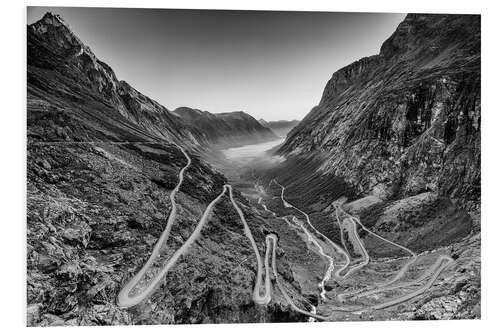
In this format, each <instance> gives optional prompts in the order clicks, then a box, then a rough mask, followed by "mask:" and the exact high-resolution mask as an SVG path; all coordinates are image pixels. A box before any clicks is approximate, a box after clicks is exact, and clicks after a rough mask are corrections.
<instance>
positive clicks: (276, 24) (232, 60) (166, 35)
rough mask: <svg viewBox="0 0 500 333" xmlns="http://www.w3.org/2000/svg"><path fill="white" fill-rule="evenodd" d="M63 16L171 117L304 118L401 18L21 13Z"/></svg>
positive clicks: (66, 10) (32, 17)
mask: <svg viewBox="0 0 500 333" xmlns="http://www.w3.org/2000/svg"><path fill="white" fill-rule="evenodd" d="M48 11H51V12H54V13H56V14H59V15H61V16H62V17H63V19H64V20H65V21H66V23H67V24H68V25H69V26H70V27H71V29H72V30H73V32H74V33H75V34H76V35H77V36H78V37H79V38H80V39H81V40H82V42H83V43H85V44H86V45H88V46H89V47H90V48H91V49H92V51H93V52H94V53H95V55H96V56H97V57H98V58H99V59H100V60H102V61H104V62H106V63H107V64H108V65H109V66H111V68H113V70H114V71H115V74H116V76H117V77H118V79H119V80H125V81H127V82H128V83H129V84H130V85H132V86H133V87H134V88H136V89H137V90H138V91H140V92H141V93H143V94H145V95H147V96H149V97H150V98H152V99H154V100H156V101H158V102H159V103H161V104H162V105H164V106H165V107H167V108H168V109H169V110H174V109H176V108H177V107H180V106H187V107H191V108H195V109H201V110H204V111H209V112H212V113H220V112H231V111H244V112H246V113H248V114H250V115H252V116H253V117H254V118H256V119H260V118H263V119H265V120H268V121H273V120H292V119H298V120H300V119H302V118H303V117H304V116H305V115H306V114H307V113H308V112H309V111H310V110H311V108H312V107H314V106H315V105H317V104H318V103H319V100H320V98H321V95H322V93H323V89H324V87H325V84H326V83H327V81H328V80H329V79H330V77H331V75H332V74H333V73H334V72H335V71H337V70H339V69H340V68H342V67H344V66H346V65H349V64H350V63H352V62H354V61H356V60H358V59H360V58H362V57H366V56H370V55H374V54H378V53H379V50H380V46H381V45H382V43H383V42H384V41H385V40H386V39H387V38H389V36H390V35H391V34H392V33H393V32H394V30H395V29H396V27H397V25H398V24H399V23H400V22H401V21H402V20H403V19H404V16H405V14H393V13H340V12H276V11H231V10H227V11H225V10H224V11H223V10H187V9H186V10H184V9H141V8H137V9H134V8H92V7H87V8H83V7H81V8H80V7H28V10H27V23H28V24H31V23H34V22H36V21H37V20H39V19H40V18H42V16H43V15H44V14H45V13H46V12H48Z"/></svg>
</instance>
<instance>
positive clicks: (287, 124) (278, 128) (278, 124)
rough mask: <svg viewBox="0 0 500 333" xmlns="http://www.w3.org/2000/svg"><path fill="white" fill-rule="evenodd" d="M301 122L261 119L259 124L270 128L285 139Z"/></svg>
mask: <svg viewBox="0 0 500 333" xmlns="http://www.w3.org/2000/svg"><path fill="white" fill-rule="evenodd" d="M299 122H300V121H299V120H275V121H266V120H264V119H259V123H261V125H263V126H265V127H267V128H270V129H271V130H272V131H273V132H274V133H276V134H277V135H278V136H280V137H285V136H286V135H287V134H288V132H290V131H291V130H292V128H294V127H295V126H297V124H298V123H299Z"/></svg>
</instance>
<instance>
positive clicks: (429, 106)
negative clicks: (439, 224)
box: [279, 14, 481, 208]
mask: <svg viewBox="0 0 500 333" xmlns="http://www.w3.org/2000/svg"><path fill="white" fill-rule="evenodd" d="M480 80H481V77H480V17H479V16H478V15H437V14H436V15H435V14H429V15H421V14H410V15H408V16H407V17H406V18H405V20H404V21H403V22H402V23H401V24H400V25H399V26H398V28H397V30H396V31H395V32H394V34H393V35H392V36H391V37H390V38H389V39H388V40H387V41H385V42H384V43H383V45H382V47H381V51H380V54H378V55H375V56H371V57H367V58H363V59H361V60H359V61H356V62H354V63H353V64H351V65H348V66H346V67H344V68H342V69H340V70H339V71H337V72H335V73H334V74H333V76H332V78H331V79H330V80H329V81H328V83H327V85H326V87H325V89H324V92H323V95H322V98H321V101H320V103H319V105H318V106H316V107H314V108H313V109H312V110H311V112H310V113H309V114H308V115H307V116H306V117H305V118H304V119H303V120H302V121H301V122H300V123H299V124H298V125H297V126H296V127H295V128H294V129H293V130H292V131H291V132H290V133H289V135H288V137H287V140H286V142H285V143H284V145H283V146H282V147H281V149H280V150H279V153H280V154H284V155H286V156H299V157H303V158H307V156H312V155H314V156H315V157H316V158H321V159H322V161H323V162H322V163H321V165H320V166H319V167H318V169H317V171H316V172H318V173H321V174H335V175H338V176H341V177H343V178H344V179H345V180H347V181H348V183H349V184H351V186H353V187H354V188H355V189H356V191H357V193H358V195H364V194H370V193H372V194H376V195H379V196H383V197H385V198H388V197H405V196H409V195H415V194H418V193H421V192H424V191H435V192H437V193H439V194H441V195H444V196H449V197H452V198H454V199H457V200H459V201H460V202H461V203H462V204H463V205H464V206H467V207H476V208H477V207H478V204H479V201H480V158H481V152H480V133H481V131H480V122H481V94H480V87H481V84H480Z"/></svg>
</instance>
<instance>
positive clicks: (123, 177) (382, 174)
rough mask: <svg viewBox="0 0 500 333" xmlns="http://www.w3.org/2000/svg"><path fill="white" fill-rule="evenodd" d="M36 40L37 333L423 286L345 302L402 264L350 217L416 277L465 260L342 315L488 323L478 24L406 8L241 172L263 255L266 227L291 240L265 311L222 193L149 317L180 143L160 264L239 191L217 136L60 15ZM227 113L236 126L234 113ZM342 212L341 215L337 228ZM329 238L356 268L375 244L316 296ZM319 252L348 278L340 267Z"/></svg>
mask: <svg viewBox="0 0 500 333" xmlns="http://www.w3.org/2000/svg"><path fill="white" fill-rule="evenodd" d="M27 40H28V45H27V46H28V47H27V50H28V68H27V83H28V91H27V97H28V100H27V106H28V108H27V110H28V112H27V116H28V123H27V126H28V138H27V139H28V144H27V154H28V160H27V178H28V184H27V190H28V193H27V196H28V201H27V211H28V213H27V215H28V216H27V265H28V272H27V301H28V304H27V324H28V325H29V326H59V325H119V324H172V323H186V324H187V323H227V322H280V321H307V320H310V318H309V317H310V316H308V315H307V314H304V313H300V312H298V311H296V310H294V308H293V307H292V306H291V303H290V299H291V300H292V302H293V304H294V305H295V306H297V307H299V308H300V309H302V310H304V311H306V312H309V313H318V314H320V315H325V316H326V315H330V314H331V313H332V311H331V309H332V308H335V307H346V306H347V307H349V306H351V305H352V304H357V305H359V304H361V305H363V306H367V307H373V306H374V305H376V304H378V303H380V302H382V301H387V300H391V299H393V298H394V297H401V296H404V295H405V294H407V293H410V292H411V290H412V289H411V288H408V287H406V288H402V289H401V290H399V289H398V290H389V291H387V292H385V293H383V294H381V295H373V296H369V297H368V298H365V299H362V300H361V301H360V302H358V301H357V300H354V299H347V301H346V302H343V301H342V300H341V299H339V297H338V296H339V295H341V294H343V293H349V292H352V291H355V290H368V289H370V288H372V287H373V286H374V285H376V284H377V283H378V284H380V283H382V282H383V281H385V280H387V279H388V278H390V277H391V276H393V275H394V274H395V272H397V271H398V270H400V269H401V267H402V266H403V264H404V262H405V261H406V260H408V255H407V254H404V253H401V251H398V250H397V249H395V248H394V247H391V246H389V245H387V243H384V242H380V240H378V239H377V238H374V237H373V236H372V235H371V234H368V233H367V232H366V231H363V230H361V229H360V228H351V229H348V228H347V227H346V226H348V224H345V226H343V225H342V223H344V222H346V223H347V222H348V219H349V216H352V217H359V219H360V220H361V221H362V222H363V223H364V224H365V225H366V226H367V227H369V228H370V229H371V230H374V231H376V232H377V233H378V234H380V235H382V236H384V237H386V238H388V239H391V240H392V241H396V242H398V243H399V244H402V245H403V246H405V247H408V248H410V249H411V250H412V251H415V252H416V253H417V254H418V258H417V259H416V260H415V263H414V264H413V265H412V267H411V268H410V269H409V270H408V272H407V274H405V275H404V276H403V278H402V279H401V281H403V282H406V281H412V280H413V279H415V278H416V277H418V276H419V275H420V274H422V272H426V271H427V270H428V269H429V267H432V265H433V263H434V262H435V261H436V259H437V258H438V256H440V255H446V256H450V258H453V263H452V264H450V265H449V266H446V267H445V269H444V270H443V271H442V273H441V274H440V275H439V276H438V278H437V279H436V281H435V283H433V284H432V286H431V287H430V288H429V289H428V290H426V292H425V293H423V294H421V295H419V296H418V297H415V298H412V299H411V300H409V301H405V302H402V303H399V304H397V305H395V306H392V307H388V308H384V309H371V310H369V311H350V312H343V311H338V312H334V313H333V314H331V316H330V317H329V320H379V319H460V318H479V317H480V290H481V287H480V211H479V205H480V186H479V184H480V164H479V163H480V77H479V64H480V53H479V45H480V34H479V18H478V17H476V16H464V15H459V16H453V15H408V17H407V18H406V19H405V20H404V22H403V23H401V25H400V26H399V27H398V29H397V30H396V32H395V33H394V35H393V36H391V38H389V40H388V41H386V42H385V43H384V45H383V46H382V50H381V53H380V54H379V55H376V56H373V57H370V58H366V59H362V60H360V61H359V62H356V63H354V64H352V65H350V66H347V67H346V68H344V69H341V70H340V71H338V72H337V73H335V74H334V75H333V77H332V79H331V80H330V82H329V83H328V85H327V87H326V88H325V92H324V94H323V98H322V100H321V102H320V105H319V106H317V107H315V108H314V109H313V110H312V111H311V113H310V114H309V115H308V116H307V117H306V118H305V119H304V120H303V121H301V122H300V123H299V124H298V125H297V126H296V127H295V128H294V129H293V130H292V131H291V132H290V133H289V134H288V136H287V139H286V141H285V143H284V145H283V146H281V147H280V149H279V150H278V151H277V154H278V155H281V158H280V159H278V161H280V162H279V163H278V164H275V165H273V166H272V167H271V168H269V165H268V164H266V167H265V168H264V167H262V166H261V167H260V168H259V165H255V168H253V169H252V170H247V171H249V172H248V175H247V181H248V182H249V183H251V184H252V186H249V187H253V186H254V185H255V186H254V187H255V189H256V190H255V191H254V192H251V193H250V192H246V193H242V192H239V191H237V190H235V196H236V201H237V203H238V205H239V206H240V207H241V209H242V211H243V214H244V216H245V218H246V220H247V222H248V225H249V228H250V230H251V232H252V234H253V237H254V238H255V241H256V243H257V246H258V249H259V251H260V253H261V255H263V254H264V252H265V250H266V247H265V237H266V235H269V234H276V235H277V236H278V237H279V242H278V246H277V249H276V256H277V258H276V259H277V273H278V274H277V275H276V276H274V275H273V277H272V286H273V287H272V298H271V300H270V302H269V304H267V305H265V306H258V305H256V304H255V303H254V301H253V299H252V290H253V286H254V283H255V280H256V266H257V263H256V258H255V255H254V253H253V250H252V247H251V245H250V243H249V241H248V238H247V237H245V234H244V231H243V226H242V223H241V220H240V218H239V217H238V214H237V212H236V211H235V210H234V208H233V206H232V205H231V203H230V202H229V199H228V198H227V196H226V197H224V198H223V199H222V200H221V201H220V202H219V203H217V204H216V205H215V208H214V211H213V212H212V214H210V219H209V222H208V223H207V225H206V226H205V227H204V228H203V229H202V232H201V236H200V237H199V238H198V239H197V240H196V242H195V243H194V244H193V245H192V247H191V248H190V250H189V251H188V252H187V253H186V254H185V255H183V256H182V257H181V258H180V259H179V261H178V262H177V263H176V265H175V266H174V267H173V268H172V269H171V270H170V272H169V273H168V274H167V275H166V276H165V278H164V279H163V280H162V283H161V284H160V286H159V288H158V289H157V290H156V291H155V292H153V293H152V294H151V296H150V297H149V298H147V299H146V300H145V301H143V302H141V303H140V304H138V305H136V306H133V307H130V308H120V307H118V306H117V303H116V297H117V294H118V293H119V291H120V290H121V288H122V287H123V285H124V284H125V283H126V282H127V281H128V280H129V279H130V278H131V277H132V276H133V275H134V274H135V273H136V272H137V271H138V270H139V269H140V268H141V267H142V266H143V264H144V263H145V261H146V260H147V258H148V257H149V255H150V253H151V251H152V249H153V246H154V244H155V243H156V241H157V239H158V238H159V236H160V234H161V233H162V231H163V230H164V228H165V223H166V220H167V219H168V216H169V214H170V212H171V211H172V205H171V201H170V200H169V195H170V193H171V192H172V190H173V189H174V188H175V186H176V185H177V183H178V180H179V179H178V176H179V171H180V170H181V169H182V168H183V167H184V166H185V165H186V163H187V161H186V158H185V156H184V155H183V154H182V152H181V151H180V150H179V148H178V146H176V145H180V146H182V147H183V149H185V151H186V152H187V154H188V155H189V156H190V158H191V159H192V164H191V165H190V166H189V168H188V169H187V170H186V173H185V179H184V181H183V183H182V185H181V187H180V191H179V193H178V194H177V196H176V203H177V210H178V218H177V219H176V222H175V224H174V226H173V228H172V232H171V235H170V237H169V239H168V240H167V242H166V243H165V244H162V248H163V252H162V253H165V254H167V255H169V254H171V253H172V251H173V250H174V249H177V248H179V247H180V246H181V245H182V244H183V243H184V242H185V241H186V240H187V239H188V237H189V236H190V234H191V233H192V232H193V230H194V228H195V227H196V225H197V222H198V221H199V219H200V217H201V216H202V214H203V212H204V210H205V208H206V207H207V205H208V204H209V203H210V202H211V201H212V200H214V199H215V198H216V197H217V196H218V195H219V194H220V193H221V191H222V188H223V185H224V184H225V183H227V182H228V181H227V179H226V177H225V176H224V175H223V174H221V173H219V172H218V171H216V170H215V169H214V168H213V167H212V166H211V165H210V164H209V163H207V162H206V159H205V158H204V156H207V154H209V153H210V150H208V149H212V145H213V143H214V141H215V140H217V138H214V136H213V131H212V132H211V131H210V130H209V129H207V127H206V126H205V125H200V124H199V123H196V124H195V122H193V121H191V120H190V117H191V116H192V115H193V112H194V116H196V115H197V114H198V111H197V110H196V109H190V108H187V109H185V110H184V111H183V110H176V111H174V112H171V111H169V110H168V109H166V108H165V107H164V106H162V105H160V104H159V103H157V102H155V101H153V100H152V99H150V98H148V97H147V96H145V95H143V94H141V93H140V92H139V91H138V90H136V89H135V88H133V87H131V86H130V85H129V84H127V83H126V82H124V81H120V80H118V79H117V78H116V76H115V74H114V72H113V70H112V69H111V67H110V66H108V65H107V64H105V63H103V62H102V61H100V60H99V59H98V58H97V57H96V56H95V55H94V54H93V52H92V51H91V50H90V48H89V47H87V46H85V44H84V43H83V42H82V41H81V40H80V39H79V38H78V37H77V36H76V35H75V34H74V33H73V32H72V31H71V29H70V28H69V26H68V24H67V23H65V22H64V21H63V19H62V18H61V17H59V16H58V15H55V14H52V13H47V14H46V15H45V16H44V17H43V18H42V19H41V20H40V21H38V22H36V23H34V24H32V25H30V26H28V36H27ZM189 115H191V116H189ZM204 116H206V117H207V118H211V116H210V115H207V114H205V115H204ZM236 116H237V117H236V118H238V119H242V118H245V117H244V116H242V115H241V114H236ZM221 117H222V118H224V117H226V116H225V115H223V116H221ZM227 117H229V118H231V119H229V121H228V122H229V123H231V124H233V125H234V122H233V121H234V117H235V114H229V115H227ZM238 121H239V120H238ZM260 127H262V126H260ZM260 127H259V128H260ZM255 128H257V127H255ZM259 130H260V129H259ZM266 132H267V131H266ZM270 135H272V133H271V134H270ZM229 136H230V135H229ZM242 171H243V170H242ZM273 179H275V180H278V181H279V183H281V184H283V185H284V186H285V187H286V193H285V195H286V199H287V200H288V202H290V203H291V204H293V205H294V206H293V207H295V208H293V207H292V206H291V205H290V204H288V203H286V201H285V200H283V192H280V188H279V187H277V186H276V183H274V184H273V183H272V182H270V180H273ZM339 207H341V208H342V209H344V210H345V213H342V214H344V215H342V216H341V217H340V218H335V214H338V209H339ZM297 208H299V209H301V211H299V210H297ZM306 215H307V217H308V218H310V220H311V223H312V226H311V227H308V226H307V225H306V223H305V221H306V220H305V216H306ZM285 217H287V218H285ZM343 218H344V220H343ZM313 228H314V230H316V229H317V230H318V231H319V232H321V233H322V234H324V235H325V237H316V236H314V232H313ZM357 234H359V238H360V239H361V240H360V241H357V236H356V235H357ZM311 235H313V236H311ZM343 238H344V240H343ZM328 240H330V241H334V242H336V243H338V244H343V245H342V247H344V248H345V250H347V251H348V252H349V253H351V255H352V259H353V265H354V264H356V263H357V262H359V261H360V260H362V259H363V253H362V252H363V249H365V248H366V250H367V251H368V253H369V254H370V262H369V263H368V265H366V266H365V267H364V268H363V269H362V270H359V271H357V272H355V273H353V274H352V276H351V277H349V279H336V278H334V277H332V278H331V279H328V280H327V281H325V284H324V290H325V293H326V297H325V298H324V299H323V298H322V297H321V296H320V291H321V288H319V285H320V282H321V281H322V280H323V276H324V273H325V270H326V269H327V262H326V261H325V260H324V256H323V255H322V254H321V251H318V246H316V245H315V244H319V246H322V247H323V248H324V249H327V245H328ZM325 251H326V252H327V254H329V255H331V256H332V258H333V260H334V264H335V267H338V266H340V265H341V264H342V263H343V262H344V261H345V259H344V258H343V257H342V256H340V255H339V254H338V253H336V252H335V251H333V252H332V249H328V250H325ZM163 259H164V258H158V260H157V262H156V266H155V269H158V268H159V267H161V265H162V260H163ZM353 265H351V267H352V266H353ZM335 270H337V271H338V268H335ZM335 270H334V272H335ZM152 273H153V272H150V274H149V275H148V276H147V277H146V279H149V278H151V276H150V275H152ZM277 281H279V282H280V283H281V286H282V287H283V288H284V290H285V291H286V294H287V295H288V297H289V298H290V299H287V297H285V295H284V293H283V292H282V291H281V290H278V289H277V288H276V285H277Z"/></svg>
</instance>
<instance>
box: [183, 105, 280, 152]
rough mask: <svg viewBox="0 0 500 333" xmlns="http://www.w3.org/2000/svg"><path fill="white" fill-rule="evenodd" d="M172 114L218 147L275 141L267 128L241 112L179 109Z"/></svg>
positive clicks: (275, 137) (273, 135)
mask: <svg viewBox="0 0 500 333" xmlns="http://www.w3.org/2000/svg"><path fill="white" fill-rule="evenodd" d="M174 113H175V114H176V115H178V116H179V117H180V118H182V119H183V120H185V121H186V122H187V123H188V124H190V125H191V126H193V127H194V128H196V129H198V130H199V131H200V132H201V133H203V135H204V136H205V138H206V140H207V141H208V142H210V143H212V144H216V145H219V146H235V145H244V144H251V143H257V142H264V141H270V140H274V139H277V136H276V135H275V134H274V133H273V132H272V131H271V130H270V129H269V128H267V127H264V126H262V125H261V124H260V123H259V122H258V121H257V120H255V118H253V117H252V116H250V115H249V114H247V113H245V112H243V111H235V112H225V113H214V114H212V113H210V112H208V111H201V110H197V109H191V108H188V107H180V108H177V109H175V110H174Z"/></svg>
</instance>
